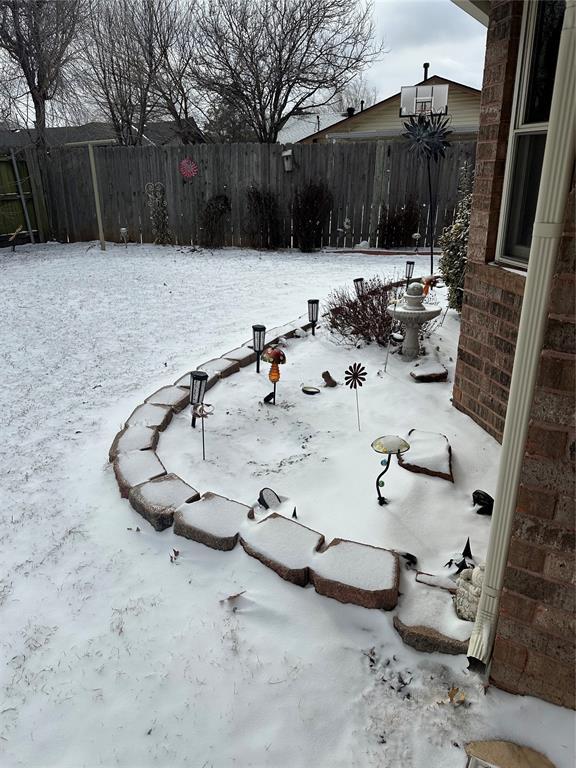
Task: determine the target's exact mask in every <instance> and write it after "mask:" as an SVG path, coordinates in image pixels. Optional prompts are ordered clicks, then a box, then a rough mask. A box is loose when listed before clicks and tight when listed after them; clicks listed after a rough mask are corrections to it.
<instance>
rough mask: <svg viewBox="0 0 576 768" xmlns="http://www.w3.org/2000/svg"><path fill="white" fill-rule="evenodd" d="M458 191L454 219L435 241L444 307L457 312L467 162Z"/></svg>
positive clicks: (468, 187)
mask: <svg viewBox="0 0 576 768" xmlns="http://www.w3.org/2000/svg"><path fill="white" fill-rule="evenodd" d="M459 192H460V199H459V200H458V205H457V206H456V211H455V215H454V222H453V223H452V224H451V225H450V226H449V227H445V229H444V230H443V232H442V234H441V235H440V240H439V244H440V247H441V248H442V256H441V258H440V263H439V268H440V273H441V275H442V277H443V278H444V282H445V283H446V286H447V288H448V306H450V307H452V309H457V310H458V312H459V311H460V310H461V309H462V294H463V288H464V276H465V274H466V253H467V251H468V233H469V231H470V209H471V206H472V175H471V173H470V171H469V168H468V165H467V164H466V165H464V166H463V167H462V168H461V170H460V183H459Z"/></svg>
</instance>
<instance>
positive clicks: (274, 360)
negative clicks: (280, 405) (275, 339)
mask: <svg viewBox="0 0 576 768" xmlns="http://www.w3.org/2000/svg"><path fill="white" fill-rule="evenodd" d="M262 360H264V362H265V363H270V364H271V365H270V371H269V373H268V378H269V379H270V381H271V382H272V384H274V392H272V403H273V405H276V384H277V383H278V382H279V381H280V368H279V367H278V366H279V365H284V363H285V362H286V355H285V354H284V352H283V351H282V350H281V349H280V348H279V347H266V349H265V350H264V352H262ZM266 402H268V401H266Z"/></svg>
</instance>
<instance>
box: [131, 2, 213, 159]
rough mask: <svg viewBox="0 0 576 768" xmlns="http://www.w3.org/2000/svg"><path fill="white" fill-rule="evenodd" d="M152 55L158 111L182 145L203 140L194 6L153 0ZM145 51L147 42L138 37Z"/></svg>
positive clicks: (188, 3) (202, 112)
mask: <svg viewBox="0 0 576 768" xmlns="http://www.w3.org/2000/svg"><path fill="white" fill-rule="evenodd" d="M153 13H154V17H153V47H154V52H153V56H154V58H155V61H156V65H155V72H156V74H155V78H154V80H153V83H152V91H153V93H154V95H155V97H156V99H157V102H158V105H159V108H160V109H161V110H162V111H163V112H165V113H166V114H167V115H168V116H169V117H171V118H172V120H173V121H174V122H175V123H176V133H177V135H178V137H179V138H180V140H181V141H182V143H183V144H196V143H198V142H203V141H205V139H204V136H203V133H202V131H201V130H200V128H199V127H198V119H199V117H201V116H202V115H203V114H204V111H203V109H202V104H203V98H202V94H201V93H200V92H199V91H198V88H197V84H196V81H195V79H194V76H193V73H194V67H195V63H196V59H197V49H198V43H199V41H198V35H197V30H196V29H195V25H194V18H195V5H194V3H193V2H188V1H187V0H155V3H154V10H153ZM139 40H140V45H141V46H142V47H143V48H144V49H145V47H146V44H147V41H146V39H145V38H142V37H140V38H139Z"/></svg>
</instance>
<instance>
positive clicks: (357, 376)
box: [344, 363, 366, 432]
mask: <svg viewBox="0 0 576 768" xmlns="http://www.w3.org/2000/svg"><path fill="white" fill-rule="evenodd" d="M365 381H366V368H364V366H363V365H360V363H352V365H351V366H350V367H349V368H348V369H347V370H346V371H344V382H345V384H346V385H347V386H348V387H350V389H353V390H354V391H355V392H356V415H357V417H358V432H360V406H359V405H358V387H361V386H362V384H364V382H365Z"/></svg>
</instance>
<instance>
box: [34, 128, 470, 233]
mask: <svg viewBox="0 0 576 768" xmlns="http://www.w3.org/2000/svg"><path fill="white" fill-rule="evenodd" d="M286 149H287V148H286V147H284V146H282V145H279V144H207V145H195V146H188V147H185V146H182V147H180V146H178V147H115V146H112V147H110V146H99V147H94V155H95V167H96V173H97V177H98V186H99V197H100V205H101V212H102V223H103V230H104V237H105V238H106V240H109V241H116V242H118V241H120V228H121V227H127V228H128V237H129V239H130V240H131V241H133V242H153V241H154V236H153V234H152V224H151V221H150V215H149V209H148V207H147V196H146V194H145V185H146V184H147V183H148V182H161V183H162V184H164V186H165V190H166V202H167V210H168V217H169V226H170V229H171V232H172V234H173V236H174V238H175V241H176V242H177V243H179V244H189V243H198V242H201V240H202V231H201V227H202V213H203V211H204V207H205V204H206V201H207V200H208V199H209V198H211V197H212V196H214V195H222V194H223V195H227V196H228V198H229V200H230V204H231V211H230V213H229V214H228V215H227V216H226V220H225V222H224V237H225V244H226V245H234V246H245V245H247V244H248V242H249V241H248V236H247V230H248V229H249V227H248V226H247V225H248V222H247V205H246V190H247V188H248V187H249V186H250V185H252V184H255V185H258V186H260V187H263V188H266V189H269V190H270V191H271V192H272V193H274V195H275V196H276V199H277V202H278V209H279V215H280V227H281V245H282V247H290V246H291V245H292V216H291V211H292V200H293V197H294V193H295V191H296V190H297V189H301V188H302V187H304V186H305V185H306V184H307V183H309V182H316V183H318V182H323V183H325V184H326V185H327V186H328V188H329V189H330V191H331V192H332V196H333V205H332V211H331V214H330V217H329V221H328V222H327V223H326V226H325V227H324V231H323V235H322V245H323V246H346V247H347V246H352V245H354V244H356V243H359V242H361V241H363V240H366V241H368V242H369V243H370V245H371V246H375V245H396V246H398V245H410V244H411V243H410V242H404V243H400V242H391V240H394V237H396V238H397V239H398V238H399V237H400V235H394V234H393V232H392V231H393V229H394V227H392V223H393V222H396V224H395V226H396V229H397V230H398V229H399V228H400V229H401V226H399V225H398V222H399V221H400V223H401V222H402V220H404V222H405V224H404V228H406V226H408V225H407V224H406V216H407V212H408V211H410V216H411V219H410V220H411V221H413V220H414V215H415V216H416V223H415V224H414V225H413V226H415V227H416V228H417V229H419V231H420V232H421V233H422V240H421V241H420V245H423V244H424V234H425V232H426V224H427V217H428V193H427V180H426V169H425V167H424V165H423V164H422V163H420V162H419V161H418V159H417V158H416V157H415V155H414V154H413V153H411V152H409V150H408V146H407V145H406V143H405V142H401V141H390V142H386V141H378V142H358V143H348V142H346V143H344V142H342V143H334V144H297V145H293V146H291V147H290V149H291V150H292V165H293V169H292V170H291V171H286V170H285V169H284V163H283V159H282V152H283V151H285V150H286ZM25 154H26V158H27V160H28V165H29V167H34V168H37V169H38V172H40V170H41V171H42V179H43V188H44V197H45V201H46V208H47V214H48V221H49V227H50V229H51V232H52V236H53V237H55V238H56V239H57V240H61V241H64V242H66V241H86V240H94V239H97V238H98V226H97V220H96V208H95V201H94V191H93V185H92V177H91V172H90V162H89V156H88V148H87V147H63V148H60V149H52V150H51V151H50V155H49V156H48V158H46V159H45V160H44V159H43V160H42V162H39V161H40V157H39V156H38V155H37V154H36V150H34V149H27V150H25ZM474 156H475V142H459V143H455V144H454V145H453V146H452V148H451V149H450V150H449V152H448V154H447V157H446V158H445V159H444V160H443V161H441V162H440V163H439V164H438V166H434V167H433V181H434V185H435V187H436V188H437V194H438V210H437V217H436V227H435V231H436V235H437V234H439V232H440V231H441V230H442V228H443V227H444V226H445V225H447V224H449V223H450V222H451V221H452V219H453V213H454V206H455V204H456V202H457V199H458V191H457V188H458V177H459V169H460V167H461V166H462V165H463V164H464V163H465V162H468V164H469V165H470V167H471V166H472V164H473V162H474ZM185 157H190V158H191V159H192V160H193V161H194V162H195V163H196V164H197V165H198V174H197V175H196V176H195V177H193V178H191V179H190V180H184V179H183V178H182V176H181V175H180V172H179V169H178V165H179V163H180V161H181V160H183V159H184V158H185ZM40 166H42V168H41V169H40ZM403 216H404V219H402V217H403ZM418 220H419V221H418ZM386 227H388V229H387V234H386V232H385V230H386ZM413 231H414V230H412V232H410V233H409V235H408V237H410V236H411V234H412V233H413ZM405 237H406V233H404V238H405ZM386 240H388V242H386Z"/></svg>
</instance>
